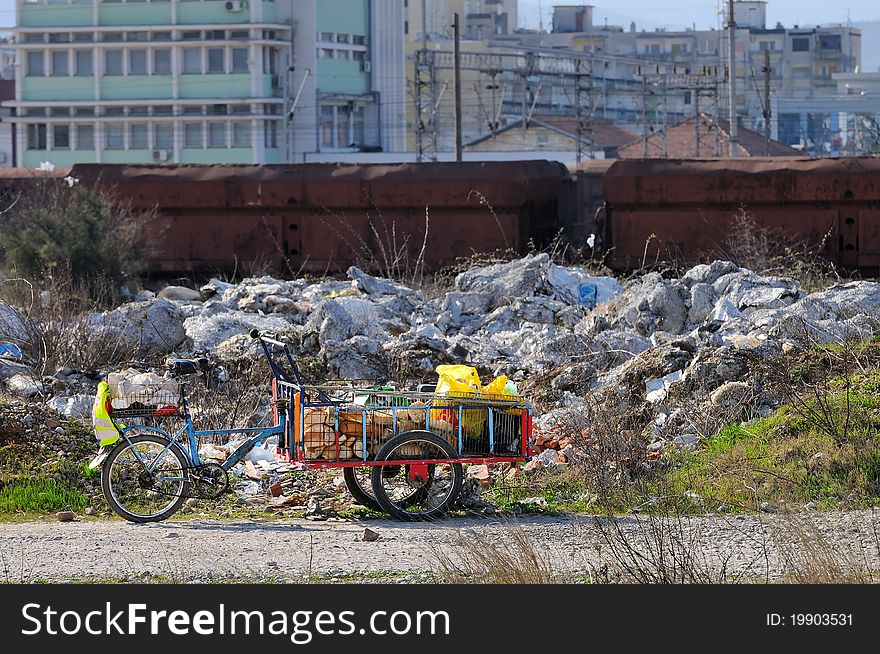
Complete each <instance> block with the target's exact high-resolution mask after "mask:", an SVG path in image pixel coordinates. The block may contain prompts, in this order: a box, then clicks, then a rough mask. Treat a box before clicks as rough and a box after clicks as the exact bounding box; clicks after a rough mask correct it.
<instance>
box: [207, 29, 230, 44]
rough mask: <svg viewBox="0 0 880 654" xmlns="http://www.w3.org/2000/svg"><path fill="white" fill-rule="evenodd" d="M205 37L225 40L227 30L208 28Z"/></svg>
mask: <svg viewBox="0 0 880 654" xmlns="http://www.w3.org/2000/svg"><path fill="white" fill-rule="evenodd" d="M205 38H206V39H209V40H211V41H225V40H226V30H208V31H207V32H205Z"/></svg>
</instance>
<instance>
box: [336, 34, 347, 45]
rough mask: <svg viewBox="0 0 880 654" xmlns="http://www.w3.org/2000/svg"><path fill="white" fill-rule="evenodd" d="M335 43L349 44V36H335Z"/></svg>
mask: <svg viewBox="0 0 880 654" xmlns="http://www.w3.org/2000/svg"><path fill="white" fill-rule="evenodd" d="M336 42H337V43H351V34H337V35H336Z"/></svg>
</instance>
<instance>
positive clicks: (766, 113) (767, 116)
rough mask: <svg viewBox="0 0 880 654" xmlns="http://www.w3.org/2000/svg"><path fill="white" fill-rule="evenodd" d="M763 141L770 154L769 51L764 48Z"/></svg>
mask: <svg viewBox="0 0 880 654" xmlns="http://www.w3.org/2000/svg"><path fill="white" fill-rule="evenodd" d="M763 71H764V142H765V144H766V146H767V156H768V157H769V156H770V117H771V115H772V112H771V111H770V51H769V50H764V68H763Z"/></svg>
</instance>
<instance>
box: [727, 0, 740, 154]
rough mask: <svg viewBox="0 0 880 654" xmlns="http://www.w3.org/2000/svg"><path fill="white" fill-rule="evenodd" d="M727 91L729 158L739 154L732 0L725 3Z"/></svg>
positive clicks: (734, 30) (734, 25) (734, 23)
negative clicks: (728, 105)
mask: <svg viewBox="0 0 880 654" xmlns="http://www.w3.org/2000/svg"><path fill="white" fill-rule="evenodd" d="M727 40H728V42H727V91H728V97H729V101H730V134H729V136H730V158H731V159H736V158H737V157H738V156H739V136H738V134H737V132H738V127H739V125H738V124H737V120H736V21H735V20H734V19H733V0H729V1H728V3H727Z"/></svg>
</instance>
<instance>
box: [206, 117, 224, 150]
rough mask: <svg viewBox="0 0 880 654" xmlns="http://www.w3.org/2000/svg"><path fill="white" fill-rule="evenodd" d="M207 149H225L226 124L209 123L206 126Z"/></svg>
mask: <svg viewBox="0 0 880 654" xmlns="http://www.w3.org/2000/svg"><path fill="white" fill-rule="evenodd" d="M208 147H209V148H225V147H226V123H225V122H222V123H209V124H208Z"/></svg>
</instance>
